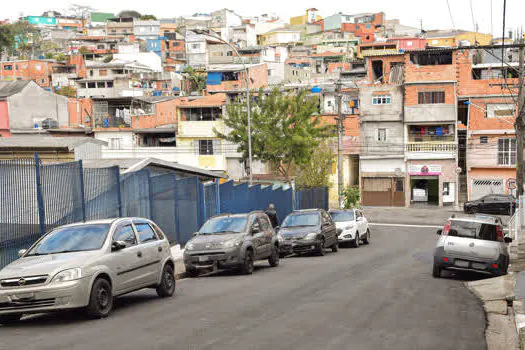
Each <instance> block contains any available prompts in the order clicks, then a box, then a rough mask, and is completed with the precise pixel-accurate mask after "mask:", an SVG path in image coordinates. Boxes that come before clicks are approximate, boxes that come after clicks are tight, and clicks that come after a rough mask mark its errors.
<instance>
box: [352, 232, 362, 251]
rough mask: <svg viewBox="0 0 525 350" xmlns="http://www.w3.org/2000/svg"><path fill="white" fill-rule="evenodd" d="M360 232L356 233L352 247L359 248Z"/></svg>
mask: <svg viewBox="0 0 525 350" xmlns="http://www.w3.org/2000/svg"><path fill="white" fill-rule="evenodd" d="M359 240H360V238H359V232H356V233H355V238H354V241H353V242H352V247H354V248H359Z"/></svg>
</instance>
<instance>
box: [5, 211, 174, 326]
mask: <svg viewBox="0 0 525 350" xmlns="http://www.w3.org/2000/svg"><path fill="white" fill-rule="evenodd" d="M19 255H20V259H18V260H16V261H14V262H13V263H11V264H9V265H7V266H6V267H5V268H4V269H2V270H1V271H0V323H1V324H7V323H12V322H16V321H18V320H19V319H20V318H21V317H22V316H23V314H29V313H41V312H48V311H56V310H63V309H74V308H85V310H86V312H87V314H88V315H89V316H90V317H93V318H101V317H106V316H107V315H108V314H109V313H110V311H111V309H112V307H113V297H115V296H119V295H122V294H125V293H129V292H132V291H135V290H138V289H142V288H149V287H151V288H156V290H157V294H158V295H159V296H160V297H170V296H172V295H173V293H174V292H175V278H174V273H173V271H174V261H173V257H172V255H171V250H170V245H169V242H168V240H167V239H166V237H165V236H164V234H163V233H162V231H161V230H160V229H159V228H158V226H157V225H155V223H153V222H152V221H150V220H147V219H140V218H120V219H108V220H100V221H90V222H86V223H78V224H72V225H67V226H61V227H58V228H55V229H54V230H52V231H51V232H49V233H47V234H46V235H44V236H43V237H42V238H40V239H39V240H38V241H37V242H36V243H35V244H33V246H31V248H29V249H28V250H21V251H20V252H19Z"/></svg>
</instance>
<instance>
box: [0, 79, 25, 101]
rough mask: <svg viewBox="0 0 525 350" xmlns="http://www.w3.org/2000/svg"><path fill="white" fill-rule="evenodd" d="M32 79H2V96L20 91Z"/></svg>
mask: <svg viewBox="0 0 525 350" xmlns="http://www.w3.org/2000/svg"><path fill="white" fill-rule="evenodd" d="M31 82H32V81H31V80H17V81H5V80H0V97H9V96H13V95H16V94H18V93H20V92H21V91H22V90H24V88H25V87H26V86H27V85H29V84H30V83H31Z"/></svg>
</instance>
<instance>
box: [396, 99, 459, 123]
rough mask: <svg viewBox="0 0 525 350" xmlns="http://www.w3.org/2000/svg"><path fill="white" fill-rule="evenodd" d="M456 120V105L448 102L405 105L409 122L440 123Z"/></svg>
mask: <svg viewBox="0 0 525 350" xmlns="http://www.w3.org/2000/svg"><path fill="white" fill-rule="evenodd" d="M455 121H456V106H455V105H446V104H423V105H417V106H405V122H407V123H423V124H424V123H440V122H453V123H455Z"/></svg>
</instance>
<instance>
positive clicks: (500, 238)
mask: <svg viewBox="0 0 525 350" xmlns="http://www.w3.org/2000/svg"><path fill="white" fill-rule="evenodd" d="M496 240H497V241H498V242H503V241H504V239H503V227H501V226H500V225H498V226H496Z"/></svg>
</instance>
